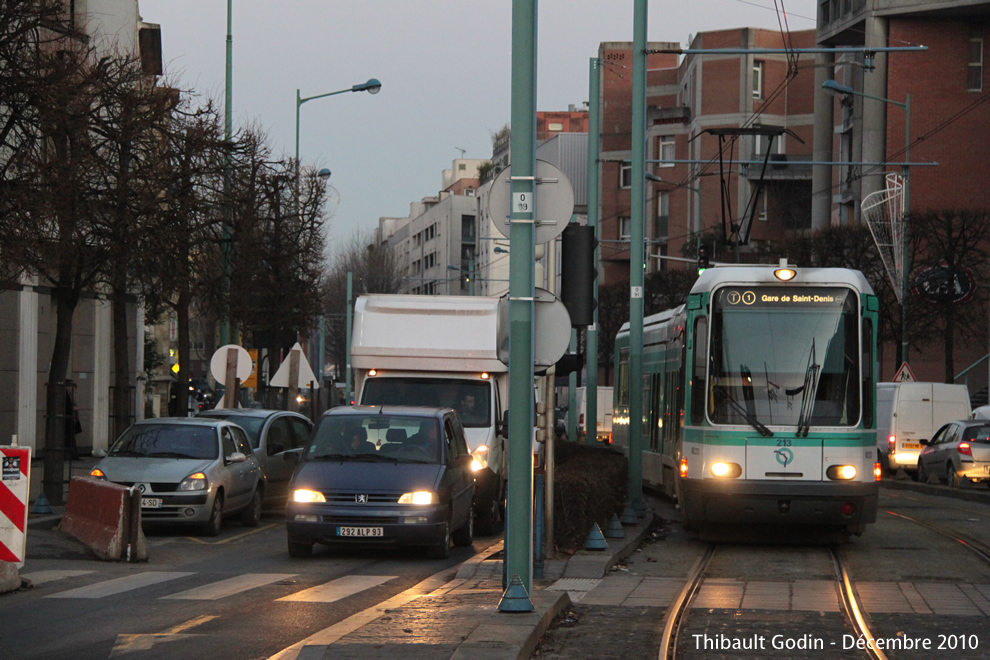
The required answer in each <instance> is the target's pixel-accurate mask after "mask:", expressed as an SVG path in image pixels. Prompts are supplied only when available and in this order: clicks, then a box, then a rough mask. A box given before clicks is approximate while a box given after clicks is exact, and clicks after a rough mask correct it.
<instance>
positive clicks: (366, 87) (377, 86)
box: [296, 78, 382, 203]
mask: <svg viewBox="0 0 990 660" xmlns="http://www.w3.org/2000/svg"><path fill="white" fill-rule="evenodd" d="M380 91H382V84H381V82H379V81H378V79H377V78H371V79H370V80H368V82H365V83H361V84H360V85H353V86H352V87H348V88H347V89H339V90H337V91H336V92H327V93H326V94H317V95H316V96H300V95H299V90H298V89H297V90H296V200H298V199H299V108H300V106H302V104H303V103H306V102H307V101H315V100H316V99H322V98H324V97H327V96H336V95H337V94H343V93H345V92H368V93H369V94H377V93H378V92H380ZM328 174H329V172H328ZM297 203H298V201H297Z"/></svg>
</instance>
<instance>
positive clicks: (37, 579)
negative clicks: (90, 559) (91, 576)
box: [21, 570, 95, 587]
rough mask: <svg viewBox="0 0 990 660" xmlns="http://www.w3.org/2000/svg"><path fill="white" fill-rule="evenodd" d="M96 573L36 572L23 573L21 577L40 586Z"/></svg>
mask: <svg viewBox="0 0 990 660" xmlns="http://www.w3.org/2000/svg"><path fill="white" fill-rule="evenodd" d="M94 572H95V571H59V570H51V571H35V572H34V573H21V577H22V578H23V579H25V580H30V581H31V584H33V585H34V586H36V587H37V586H38V585H39V584H45V583H46V582H55V581H56V580H64V579H65V578H70V577H76V576H77V575H86V574H87V573H94Z"/></svg>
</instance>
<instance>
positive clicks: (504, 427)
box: [495, 410, 509, 436]
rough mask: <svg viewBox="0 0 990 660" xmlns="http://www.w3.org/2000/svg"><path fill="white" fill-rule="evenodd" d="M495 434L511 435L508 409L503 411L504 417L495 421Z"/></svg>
mask: <svg viewBox="0 0 990 660" xmlns="http://www.w3.org/2000/svg"><path fill="white" fill-rule="evenodd" d="M495 434H496V435H504V436H508V435H509V411H508V410H506V411H504V412H503V413H502V419H500V420H498V421H496V422H495Z"/></svg>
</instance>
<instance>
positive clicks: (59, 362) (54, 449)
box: [0, 3, 115, 503]
mask: <svg viewBox="0 0 990 660" xmlns="http://www.w3.org/2000/svg"><path fill="white" fill-rule="evenodd" d="M8 5H9V3H5V4H4V5H3V9H6V8H7V7H8ZM48 19H50V20H52V21H53V22H52V27H53V29H52V30H46V29H43V28H40V27H35V28H34V29H33V31H32V32H31V33H30V35H29V37H28V38H29V39H30V38H34V39H35V42H34V44H33V45H34V47H35V50H34V51H33V57H32V58H31V60H30V65H31V66H33V67H34V71H35V73H34V77H33V78H30V79H29V81H28V82H27V83H26V84H25V85H24V86H23V87H22V88H19V90H20V91H19V92H18V91H17V90H13V93H14V96H13V97H12V98H14V99H15V104H16V105H17V106H18V107H17V108H16V109H15V110H14V114H11V115H8V122H7V123H8V125H10V123H11V121H12V120H13V123H14V124H15V125H16V129H12V130H10V131H9V132H7V133H6V134H5V138H4V144H5V148H4V154H3V159H4V160H3V166H2V168H0V169H2V172H3V189H4V195H2V199H3V202H2V204H3V208H2V209H0V244H2V245H4V246H5V254H4V261H5V262H6V263H8V264H10V265H11V267H10V270H12V271H15V272H17V271H20V272H25V273H27V274H29V275H31V276H36V277H38V278H39V279H40V280H41V281H43V282H45V283H47V284H48V286H50V287H51V291H52V298H53V305H54V308H55V319H56V320H55V333H54V341H53V349H52V357H51V361H50V363H49V370H48V384H47V392H46V404H45V405H46V426H45V479H44V481H45V495H46V496H47V497H48V498H49V500H50V501H51V502H52V503H61V501H62V470H61V459H62V448H63V443H64V437H65V434H64V419H65V415H66V411H65V396H64V389H65V379H66V376H67V373H68V367H69V354H70V353H69V351H70V347H71V339H72V317H73V313H74V312H75V309H76V307H77V306H78V304H79V301H80V299H81V296H82V294H83V291H84V290H86V289H87V288H88V287H91V286H92V285H93V284H94V283H95V282H96V281H97V280H98V279H99V277H100V276H101V274H102V272H103V269H104V268H105V265H106V263H108V261H109V254H108V252H107V249H108V246H107V244H106V242H105V240H104V236H103V235H102V234H101V231H100V227H99V226H98V225H97V224H96V222H95V219H97V218H99V217H100V214H101V212H102V211H103V205H104V204H105V203H106V198H105V196H104V194H103V193H104V191H105V180H104V179H103V176H102V174H103V172H104V171H105V170H104V169H103V163H102V162H101V160H100V157H99V153H98V151H96V150H94V149H93V134H92V129H93V124H94V117H96V116H98V115H99V113H100V112H102V111H103V110H104V108H103V107H102V106H101V99H100V97H99V95H98V93H97V91H98V90H99V89H101V87H103V86H105V85H112V84H114V83H115V78H114V69H115V67H114V64H113V62H112V58H104V57H97V56H96V54H95V53H94V52H93V51H92V50H91V48H90V47H89V46H88V44H87V43H86V42H85V41H83V40H82V39H79V38H77V36H76V35H74V34H73V33H72V30H71V25H70V24H68V23H67V21H64V20H63V21H61V22H59V17H52V16H48V17H46V20H48ZM59 34H61V35H63V36H61V38H59V37H58V36H57V35H59ZM48 38H52V39H55V40H57V47H56V46H55V45H54V44H52V43H48V44H44V45H43V44H42V43H41V42H42V41H43V40H46V39H48ZM0 68H2V67H0ZM25 77H26V74H25ZM4 103H6V99H5V102H4ZM0 105H3V104H0ZM15 116H16V117H15Z"/></svg>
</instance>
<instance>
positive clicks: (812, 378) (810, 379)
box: [787, 339, 822, 438]
mask: <svg viewBox="0 0 990 660" xmlns="http://www.w3.org/2000/svg"><path fill="white" fill-rule="evenodd" d="M821 369H822V365H820V364H817V363H816V362H815V340H814V339H812V340H811V355H809V356H808V368H807V369H805V372H804V384H802V385H801V387H799V388H797V389H794V390H787V394H788V395H793V394H797V393H798V392H801V414H800V415H799V416H798V423H797V436H798V437H799V438H800V437H801V436H804V437H805V438H807V437H808V432H809V431H810V430H811V414H812V413H813V412H814V410H815V395H816V394H817V393H818V374H819V373H821ZM809 395H810V396H809Z"/></svg>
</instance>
